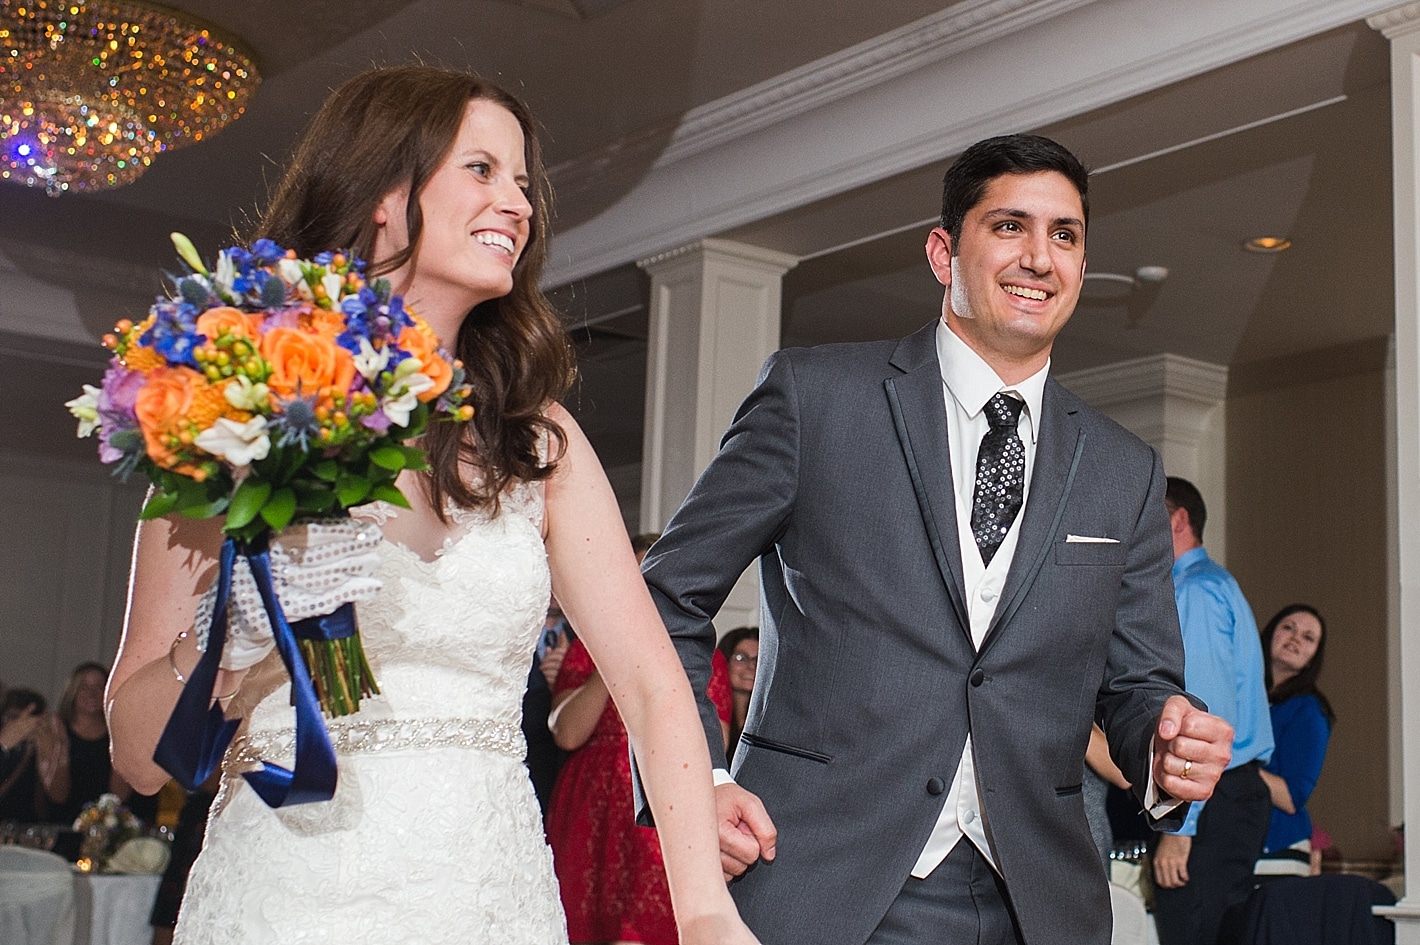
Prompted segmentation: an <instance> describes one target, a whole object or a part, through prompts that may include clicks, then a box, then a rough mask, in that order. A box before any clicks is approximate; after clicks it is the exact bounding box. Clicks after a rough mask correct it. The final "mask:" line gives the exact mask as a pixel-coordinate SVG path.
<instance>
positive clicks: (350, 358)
mask: <svg viewBox="0 0 1420 945" xmlns="http://www.w3.org/2000/svg"><path fill="white" fill-rule="evenodd" d="M173 242H174V244H175V245H176V247H177V250H178V254H179V256H180V257H181V258H182V260H183V262H184V263H185V264H186V269H187V272H186V274H184V275H182V276H178V277H175V278H174V291H173V296H172V298H168V299H160V300H159V301H158V302H157V303H156V304H155V305H154V306H153V307H152V309H151V310H150V311H149V314H148V317H147V318H145V319H144V320H142V321H141V322H138V323H136V324H135V323H133V322H131V321H128V320H124V321H120V322H119V323H118V325H117V326H116V327H115V328H114V331H113V333H112V334H110V335H107V336H105V338H104V344H105V346H107V347H108V348H109V349H110V350H111V351H112V352H113V359H112V360H111V362H110V364H109V367H108V370H107V372H106V373H105V375H104V378H103V382H102V385H101V386H100V387H92V386H89V385H85V387H84V394H83V396H81V397H78V398H76V399H74V400H72V401H69V403H68V404H67V406H68V407H69V409H70V411H71V412H72V413H73V414H74V415H75V416H76V417H77V418H78V419H79V435H80V436H81V437H82V436H89V435H91V434H93V433H95V432H97V434H98V440H99V458H100V459H101V460H102V461H103V462H105V463H108V464H111V465H113V466H114V467H115V471H116V472H117V473H118V474H119V475H121V476H124V477H127V476H128V475H129V474H131V473H132V472H133V471H135V470H137V471H140V472H142V473H144V474H146V475H147V476H148V477H149V478H150V479H151V480H152V482H153V484H154V486H155V489H154V491H153V493H152V495H151V497H150V498H149V500H148V502H147V504H146V505H145V506H144V508H143V511H142V513H141V516H140V517H141V518H144V519H149V518H155V517H158V516H163V515H169V514H173V513H177V514H181V515H185V516H188V517H191V518H211V517H216V516H222V517H224V525H223V530H224V532H225V533H226V535H227V536H228V541H227V543H226V544H225V545H224V547H223V557H222V568H221V571H220V572H219V580H218V582H217V585H216V587H215V593H214V594H213V595H211V596H212V598H213V599H212V600H211V601H210V604H206V603H205V606H204V609H206V607H207V606H210V610H208V611H207V612H208V613H210V614H212V615H213V616H212V619H211V629H210V630H209V631H208V637H209V639H208V640H207V641H206V654H205V656H204V660H203V662H202V663H199V666H198V669H197V670H195V671H194V674H193V678H192V679H191V680H189V681H188V684H187V687H186V689H193V688H194V687H193V683H195V682H197V681H198V680H199V677H202V676H209V675H210V676H211V679H208V680H207V681H206V699H207V700H208V701H209V702H210V699H211V694H212V690H211V684H212V681H213V680H215V676H216V672H217V668H218V665H217V662H216V660H217V657H215V656H214V657H213V658H212V659H211V660H208V659H207V656H211V655H212V653H213V651H214V650H217V651H220V650H222V648H223V645H224V643H225V641H226V639H227V631H228V626H227V621H226V620H223V619H221V618H223V617H224V616H226V615H227V605H228V601H229V599H231V598H233V597H235V598H236V599H238V600H239V601H240V600H241V599H242V598H243V589H244V587H246V588H252V587H253V585H254V592H253V593H250V594H247V595H245V596H246V597H247V598H250V599H256V600H258V606H257V608H256V609H257V611H258V614H257V616H256V618H254V620H255V622H260V623H263V627H262V630H265V629H266V628H265V626H264V624H265V623H267V622H269V624H270V630H271V631H272V632H273V633H274V636H275V644H276V646H277V648H278V649H281V650H282V657H283V659H286V660H287V669H288V671H290V672H291V674H292V684H293V691H295V690H300V689H301V688H302V686H303V685H304V686H305V687H308V688H313V690H314V695H315V702H316V703H318V705H319V709H320V711H321V712H323V713H324V714H325V715H327V716H330V717H336V716H340V715H346V714H349V713H352V712H354V711H356V710H357V709H358V708H359V702H360V698H361V697H362V696H368V695H371V694H373V693H377V692H378V691H379V689H378V686H377V684H376V682H375V680H374V678H373V676H372V674H371V673H370V669H369V665H368V663H367V662H366V659H365V655H364V651H363V649H362V648H361V646H360V642H359V636H358V634H357V633H356V632H355V626H354V610H353V607H352V605H351V600H352V598H351V597H350V596H347V597H346V599H345V600H344V602H341V601H338V600H337V601H336V602H335V603H337V604H339V606H338V607H337V609H336V611H335V612H334V613H333V614H330V615H328V616H327V615H324V612H323V611H321V610H319V609H318V608H317V609H316V610H315V611H314V612H313V613H305V612H302V613H299V614H297V613H292V614H291V615H290V616H292V617H293V621H294V627H293V628H290V627H288V626H287V622H286V615H284V614H283V613H282V612H281V610H282V601H279V600H278V599H277V594H276V591H275V590H274V586H275V585H276V584H280V583H281V580H282V575H283V574H288V573H291V572H292V568H290V567H288V565H289V564H290V563H291V562H292V561H293V560H294V563H295V565H296V566H297V567H296V568H295V569H294V570H295V571H297V572H299V571H300V566H301V565H302V564H303V563H304V562H310V561H316V562H322V561H323V562H327V563H328V562H329V561H330V559H331V558H332V556H334V557H335V558H337V559H344V560H348V561H355V560H356V559H359V558H360V557H361V552H364V551H366V550H367V549H365V548H360V547H359V543H360V542H361V541H367V540H368V538H369V537H370V536H369V535H368V534H365V533H363V532H361V531H360V530H359V529H358V528H356V527H355V526H354V525H353V523H348V522H347V523H346V526H345V527H344V528H342V527H341V526H340V524H339V523H337V524H335V525H333V526H332V525H330V522H329V520H330V519H332V518H339V517H341V516H345V515H346V514H347V510H348V509H350V508H353V507H355V506H359V505H362V504H365V503H367V502H373V501H376V500H383V501H385V502H390V503H393V504H395V505H398V506H401V507H404V508H408V507H409V503H408V501H407V500H406V499H405V497H404V496H403V494H401V493H400V491H399V489H398V488H397V487H396V486H395V478H396V477H397V476H398V475H399V473H400V472H401V471H402V470H405V469H413V470H422V469H427V468H428V467H427V464H426V463H425V460H424V454H423V451H422V450H420V449H418V448H417V447H414V446H408V445H405V441H407V440H410V439H412V438H414V437H417V436H418V435H419V434H420V433H421V432H423V430H424V429H425V426H426V425H427V424H428V423H429V422H430V421H431V420H433V419H450V420H467V419H469V418H470V417H472V415H473V408H472V407H471V406H469V405H468V404H466V403H465V400H466V398H467V397H468V395H469V393H470V392H469V389H468V388H467V387H465V386H464V383H463V382H464V374H463V367H462V365H461V364H460V362H458V361H456V360H454V359H453V358H452V357H450V356H449V355H447V354H446V353H444V352H443V351H442V350H441V349H440V348H439V341H438V339H437V338H436V337H435V335H434V332H433V331H432V330H431V329H430V328H429V326H428V325H427V324H426V323H425V322H424V321H423V320H422V319H420V318H419V317H418V316H417V315H416V314H414V313H413V312H411V311H409V310H408V309H406V308H405V307H404V305H403V300H402V299H401V298H400V297H399V296H396V295H392V294H391V288H390V284H389V282H388V280H385V279H376V280H374V281H373V282H369V281H367V280H366V278H365V276H364V268H365V267H364V263H362V262H361V261H360V260H359V259H356V258H353V257H351V256H348V255H345V254H342V253H339V252H327V253H321V254H320V255H318V256H316V257H315V258H314V259H310V260H305V259H298V258H296V256H295V253H294V252H290V251H287V250H283V249H282V248H281V247H279V246H277V245H276V244H275V243H273V242H272V241H270V240H258V241H257V242H256V243H255V244H254V245H252V246H251V247H250V249H247V248H244V247H240V246H233V247H231V248H229V249H226V250H224V251H223V252H222V253H221V254H220V255H219V256H218V258H217V263H216V266H215V267H214V268H213V269H209V268H208V267H207V266H206V265H204V264H203V261H202V259H201V258H200V257H199V256H198V254H197V251H196V250H195V248H194V247H193V245H192V243H191V242H190V241H189V240H188V239H187V238H186V237H184V236H182V235H181V234H173ZM293 523H296V524H297V525H302V524H303V523H311V524H307V525H305V527H304V528H303V529H302V530H300V534H293V532H295V531H296V530H294V529H293V530H291V531H288V532H287V536H286V537H287V538H288V539H290V540H289V542H288V543H289V544H290V545H291V546H292V547H291V548H289V549H286V548H283V547H282V546H281V545H280V543H279V542H278V543H275V544H273V543H272V539H273V537H274V536H277V535H278V533H280V532H282V530H283V529H287V528H288V526H291V525H292V524H293ZM273 559H274V560H275V562H276V564H277V565H278V567H277V568H276V577H275V580H274V582H273V577H272V570H273V569H272V562H273ZM336 567H337V570H339V568H340V565H339V564H337V565H336ZM351 568H354V569H357V570H358V563H357V564H352V565H350V567H349V568H347V569H346V570H347V571H349V570H350V569H351ZM248 572H249V573H248ZM234 573H235V584H234ZM324 577H327V578H328V577H329V573H328V572H327V573H326V574H325V575H324ZM371 580H373V579H371ZM244 582H245V584H244ZM316 583H318V581H317V582H316ZM297 590H299V588H297ZM317 596H319V595H317ZM365 596H368V594H366V595H365ZM308 597H309V595H308ZM353 599H360V595H359V594H356V595H355V596H354V597H353ZM262 605H264V611H265V613H264V614H262V613H260V611H261V610H262ZM289 606H290V605H289V604H288V609H289ZM307 609H308V610H309V609H310V608H307ZM237 611H238V608H237V607H233V608H232V612H233V616H232V621H231V624H232V626H231V630H232V632H233V634H234V635H235V637H236V639H234V643H240V642H242V635H243V631H244V629H245V628H244V626H243V624H250V623H252V622H253V620H247V619H246V618H244V617H241V616H240V615H238V613H237ZM201 623H202V621H199V625H201ZM200 629H201V627H200V626H199V631H200ZM292 630H293V631H294V636H295V637H297V638H299V639H298V640H297V641H296V642H294V643H293V644H292V648H293V651H294V648H299V650H300V651H301V653H302V655H303V657H304V660H303V661H302V662H304V663H305V664H306V666H305V667H304V668H305V672H304V673H299V672H297V671H296V670H295V669H294V668H293V666H292V665H291V660H289V659H287V653H286V649H287V647H286V645H285V641H284V640H283V637H284V636H290V635H291V633H290V632H288V631H292ZM269 648H270V646H269V645H268V646H267V648H266V650H263V651H262V654H261V655H264V654H265V652H266V651H269ZM252 662H254V660H252ZM207 663H210V664H211V665H210V667H207V666H205V665H204V664H207ZM248 665H249V663H248ZM221 666H222V667H223V668H227V669H234V668H242V667H240V666H233V665H230V664H229V663H228V662H222V664H221ZM209 669H210V671H209ZM302 676H304V677H305V678H304V679H302V678H300V677H302ZM196 688H197V689H201V688H203V687H202V686H198V687H196ZM186 689H185V691H184V696H186V695H187V692H186ZM295 697H296V701H297V708H298V727H299V724H300V720H301V713H300V693H299V691H296V692H295ZM193 698H194V701H195V700H196V699H197V696H194V697H193ZM207 708H208V704H207V703H203V705H202V706H201V709H202V711H203V712H206V711H207ZM212 709H213V710H214V711H220V710H218V709H217V707H215V706H214V707H212ZM179 711H183V705H182V704H181V703H180V704H179ZM178 714H179V713H178V712H175V713H174V719H175V720H176V719H177V716H178ZM316 721H317V722H319V721H320V720H319V713H317V718H316ZM171 724H172V723H170V727H171ZM320 728H321V729H322V731H323V730H324V725H323V723H321V725H320ZM165 737H166V735H165ZM192 740H193V741H194V743H196V742H198V741H201V739H198V738H197V737H196V736H194V737H193V739H192ZM219 740H220V739H219ZM227 740H230V730H228V734H227ZM326 742H327V746H328V739H327V740H326ZM225 745H226V742H225V741H222V743H221V747H222V748H225ZM214 746H215V743H212V742H210V740H209V741H208V742H203V743H202V748H203V751H204V753H207V754H210V753H211V751H212V750H213V749H214ZM161 750H162V747H161V745H160V751H161ZM194 750H196V749H194ZM332 759H333V756H332ZM298 765H299V758H298ZM268 767H269V768H271V767H274V766H270V765H268ZM170 770H171V769H170ZM175 773H176V772H175ZM191 773H192V774H193V775H194V776H195V774H196V772H191ZM204 777H205V776H204ZM331 777H332V778H333V764H332V775H331ZM179 780H185V778H182V777H180V778H179ZM196 780H197V782H198V783H200V782H201V781H202V780H203V778H202V777H198V778H197V779H196ZM192 786H195V785H189V787H192ZM331 787H332V789H333V780H332V782H331Z"/></svg>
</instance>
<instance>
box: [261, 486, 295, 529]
mask: <svg viewBox="0 0 1420 945" xmlns="http://www.w3.org/2000/svg"><path fill="white" fill-rule="evenodd" d="M295 514H296V493H295V492H293V491H292V490H291V489H290V488H289V487H286V488H282V489H277V490H276V492H274V493H273V494H272V496H271V498H270V499H267V500H266V504H265V505H263V506H262V507H261V518H262V521H264V522H266V524H268V525H270V526H271V528H272V529H273V530H274V531H278V532H279V531H281V529H283V528H285V527H286V526H287V525H290V524H291V517H292V516H294V515H295Z"/></svg>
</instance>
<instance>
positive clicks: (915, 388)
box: [883, 322, 971, 641]
mask: <svg viewBox="0 0 1420 945" xmlns="http://www.w3.org/2000/svg"><path fill="white" fill-rule="evenodd" d="M892 365H893V366H894V367H896V368H898V369H899V370H900V371H903V372H904V373H902V374H901V375H897V376H893V377H889V378H888V379H887V380H886V381H884V382H883V386H884V389H885V391H886V393H887V398H888V406H889V409H890V410H891V411H892V419H893V425H894V427H895V428H896V431H897V438H898V442H899V443H900V444H901V446H902V455H903V458H904V459H905V460H906V462H907V470H908V473H909V474H910V475H911V477H912V488H913V492H914V493H915V495H916V498H917V506H918V509H919V510H920V512H921V514H922V522H923V524H924V525H925V526H926V528H927V535H928V539H929V540H930V542H931V545H932V554H933V556H934V557H935V558H936V562H937V569H938V570H939V571H940V572H941V576H942V580H943V581H944V582H945V583H946V585H947V591H948V594H949V596H950V597H951V601H952V607H953V609H954V610H955V611H956V617H957V623H958V625H959V626H960V627H961V629H962V632H963V633H964V634H965V635H966V637H967V639H968V641H969V640H970V636H971V629H970V627H971V625H970V623H969V621H968V619H967V612H966V606H965V603H964V601H965V597H966V593H965V591H964V590H963V588H964V587H965V584H964V582H963V579H962V567H961V547H960V545H959V544H958V541H957V512H956V492H955V490H954V488H953V486H952V469H951V453H950V451H949V450H948V449H947V414H946V400H945V394H944V392H943V390H942V372H941V368H940V366H939V364H938V361H937V346H936V322H933V323H932V324H930V325H928V326H927V327H926V328H923V329H922V330H921V331H918V332H916V333H914V334H912V335H909V336H908V337H906V338H904V339H903V340H902V342H901V344H899V345H898V347H897V349H896V351H895V352H894V353H893V357H892Z"/></svg>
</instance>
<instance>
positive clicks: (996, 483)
mask: <svg viewBox="0 0 1420 945" xmlns="http://www.w3.org/2000/svg"><path fill="white" fill-rule="evenodd" d="M1024 406H1025V402H1024V401H1021V400H1017V399H1016V398H1014V397H1011V396H1009V395H1007V394H1003V393H998V394H996V396H994V397H992V398H991V399H990V400H988V401H987V402H986V420H987V422H988V423H990V424H991V429H990V430H988V431H987V433H986V436H985V437H984V438H982V440H981V448H980V449H979V450H978V451H977V453H976V487H975V489H974V491H973V492H972V496H971V534H972V535H973V536H974V537H975V538H976V547H977V548H978V549H980V551H981V560H982V563H984V564H990V563H991V559H992V558H993V557H994V556H995V554H996V549H997V548H999V547H1001V542H1003V541H1005V539H1006V533H1007V532H1009V531H1010V530H1011V523H1012V522H1014V521H1015V520H1016V515H1018V514H1019V513H1020V511H1021V504H1022V502H1023V501H1024V495H1025V485H1026V447H1025V444H1024V443H1022V442H1021V435H1020V433H1018V432H1017V430H1016V427H1017V425H1018V424H1019V422H1020V419H1021V408H1023V407H1024Z"/></svg>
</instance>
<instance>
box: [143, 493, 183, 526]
mask: <svg viewBox="0 0 1420 945" xmlns="http://www.w3.org/2000/svg"><path fill="white" fill-rule="evenodd" d="M175 508H177V496H176V495H174V494H173V493H171V492H154V493H153V497H152V498H151V499H149V500H148V502H147V504H146V505H144V506H143V511H141V512H139V513H138V518H139V520H141V521H145V522H146V521H147V520H148V519H152V518H162V517H163V516H164V515H167V514H168V513H170V512H172V510H173V509H175Z"/></svg>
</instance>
